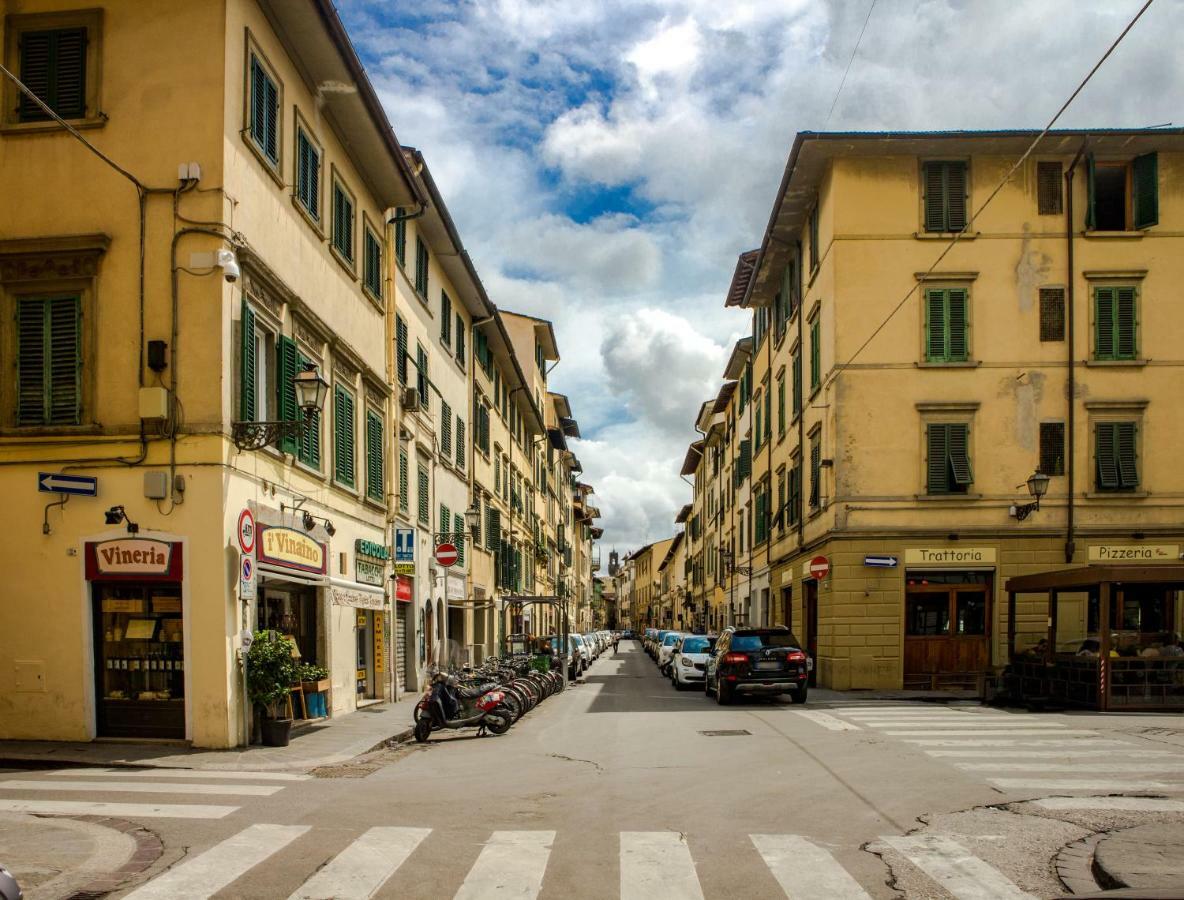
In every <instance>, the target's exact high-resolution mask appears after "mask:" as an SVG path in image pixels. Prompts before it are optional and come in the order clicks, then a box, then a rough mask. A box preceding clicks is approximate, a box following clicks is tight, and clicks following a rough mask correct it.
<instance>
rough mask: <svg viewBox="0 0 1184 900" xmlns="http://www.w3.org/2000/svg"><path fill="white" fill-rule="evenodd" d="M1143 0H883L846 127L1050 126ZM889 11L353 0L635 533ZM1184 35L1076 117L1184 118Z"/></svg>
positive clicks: (392, 110) (853, 0)
mask: <svg viewBox="0 0 1184 900" xmlns="http://www.w3.org/2000/svg"><path fill="white" fill-rule="evenodd" d="M1141 2H1142V0H1039V2H1028V3H1017V2H1015V0H973V2H971V0H879V2H878V3H877V4H876V6H875V8H874V9H873V10H872V15H871V18H870V20H869V22H868V27H867V31H866V34H865V36H864V38H863V41H862V43H861V44H860V45H859V51H858V53H857V55H856V57H855V61H854V63H853V65H852V66H851V71H850V75H849V76H848V79H847V82H846V84H845V86H844V88H843V91H842V94H841V95H840V97H839V101H838V104H837V105H836V108H835V111H834V114H833V115H832V117H831V119H830V121H829V125H828V127H829V128H830V129H831V130H846V129H869V130H871V129H940V128H1025V127H1040V126H1042V125H1043V124H1044V123H1045V121H1047V119H1048V118H1049V116H1051V114H1052V113H1053V111H1055V109H1056V108H1057V107H1058V106H1059V105H1060V104H1061V102H1063V100H1064V99H1065V98H1066V97H1067V96H1068V95H1069V93H1070V92H1071V91H1072V89H1073V87H1074V86H1075V85H1076V83H1077V82H1078V81H1079V80H1080V79H1081V78H1082V77H1083V76H1084V75H1085V73H1086V72H1087V71H1088V69H1089V68H1090V66H1092V64H1093V63H1094V62H1095V61H1096V59H1097V58H1098V57H1099V56H1100V55H1101V53H1102V52H1103V51H1104V50H1105V48H1106V46H1107V45H1108V44H1109V43H1110V41H1111V40H1113V39H1114V37H1115V36H1117V34H1118V33H1119V31H1120V30H1121V29H1122V27H1123V26H1124V25H1125V24H1126V22H1127V21H1128V20H1129V19H1130V17H1131V16H1132V15H1133V14H1134V12H1135V11H1136V10H1137V9H1138V7H1139V6H1140V5H1141ZM869 3H870V0H832V2H827V0H768V2H766V0H730V2H726V3H720V2H718V0H667V2H656V0H605V2H589V0H532V2H527V0H470V2H464V3H446V2H440V0H425V2H419V3H415V4H410V3H400V2H392V0H339V9H340V11H341V14H342V18H343V19H344V21H345V23H346V26H347V28H348V29H349V32H350V35H351V37H352V38H353V40H354V42H355V45H356V46H357V48H358V51H359V53H360V54H361V56H362V59H363V61H364V63H365V64H366V67H367V70H368V72H369V73H370V76H371V80H372V81H373V82H374V84H375V87H376V88H377V90H378V92H379V95H380V96H381V97H382V99H383V102H384V104H385V105H386V109H387V112H388V115H389V116H390V119H391V121H392V123H393V124H394V127H395V130H396V132H397V134H398V136H399V139H400V140H401V141H402V142H403V143H405V144H411V145H414V146H416V147H418V148H419V149H420V150H422V151H423V153H424V155H425V157H426V158H427V160H428V164H429V165H430V166H431V167H432V173H433V176H434V177H435V179H436V181H437V183H438V184H439V185H440V187H441V190H442V191H443V193H444V195H445V197H446V198H447V201H448V206H449V210H450V212H451V213H452V215H453V218H454V219H455V220H456V222H457V224H458V227H459V228H460V231H461V235H462V237H463V239H464V241H465V244H466V246H467V247H468V248H469V251H470V253H471V254H472V256H473V258H474V261H475V263H476V265H477V268H478V271H479V272H480V274H481V277H482V280H483V281H484V283H485V286H486V289H487V290H488V291H489V294H490V296H491V297H492V298H493V300H494V302H495V303H497V304H498V305H499V306H501V307H503V308H506V309H513V310H518V311H522V312H527V313H530V314H532V315H539V316H543V317H546V318H549V319H551V320H552V321H554V323H555V328H556V332H557V335H558V339H559V348H560V353H561V354H562V356H563V360H562V362H561V364H560V365H559V367H558V368H557V369H556V370H555V372H554V374H553V376H552V382H553V387H554V388H555V389H557V390H560V391H563V392H564V393H567V394H568V395H569V396H570V398H571V402H572V406H573V409H574V412H575V414H576V416H577V418H578V419H579V421H580V425H581V429H582V431H583V434H584V436H585V439H584V440H583V441H581V442H580V445H579V449H578V453H579V456H580V459H581V461H582V463H583V465H584V469H585V474H586V476H587V478H588V480H590V481H591V482H592V483H593V484H594V485H595V487H596V491H597V502H598V505H599V506H600V508H601V510H602V511H603V512H604V516H605V518H604V520H603V523H602V524H604V526H605V528H606V534H605V542H606V543H607V544H609V545H610V546H611V545H614V544H615V545H616V546H617V547H619V548H621V549H626V548H629V547H635V546H637V545H639V544H640V543H642V542H644V541H648V540H655V539H658V538H661V537H665V536H669V534H670V533H671V532H672V531H673V529H674V524H673V518H674V515H675V513H676V512H677V510H678V508H679V507H680V506H681V505H682V504H683V503H684V502H686V501H687V499H688V498H689V488H688V487H687V486H686V484H685V483H684V482H682V481H681V480H680V479H679V477H678V474H677V473H678V469H679V467H680V465H681V461H682V457H683V454H684V453H685V450H686V445H687V443H689V441H690V440H692V439H693V438H694V436H695V434H694V431H693V430H692V420H693V418H694V415H695V412H696V410H697V408H698V405H699V403H701V402H702V401H703V400H706V399H707V398H708V397H710V396H713V395H714V393H715V392H716V391H717V390H718V386H719V384H720V380H721V374H722V369H723V365H724V361H725V359H726V356H727V353H728V350H729V349H730V347H731V344H732V343H733V342H734V341H735V339H736V338H737V337H739V336H740V334H741V333H742V332H743V331H745V330H747V327H748V323H747V321H746V318H745V316H744V315H743V314H741V313H739V312H738V311H735V310H732V311H725V310H724V308H723V298H724V294H725V292H726V290H727V286H728V282H729V279H730V277H731V273H732V268H733V266H734V264H735V259H736V255H737V254H738V253H740V252H742V251H743V250H746V249H749V248H751V247H754V246H756V245H757V244H758V243H759V240H760V235H761V234H762V232H763V229H764V225H765V221H766V220H767V218H768V214H769V209H770V206H771V204H772V201H773V197H774V193H775V191H776V188H777V183H778V180H779V178H780V175H781V171H782V168H783V166H784V164H785V157H786V154H787V153H788V150H789V146H790V144H791V142H792V140H793V136H794V134H795V133H796V132H798V131H801V130H817V129H821V128H823V127H824V124H826V120H827V112H828V110H829V109H830V106H831V102H832V100H833V99H834V97H835V92H836V89H837V88H838V85H839V82H840V80H841V78H842V75H843V70H844V68H845V67H846V66H847V63H848V60H849V59H850V58H851V53H852V49H853V48H854V46H855V42H856V37H857V35H858V34H859V31H860V27H861V26H862V25H863V22H864V18H865V17H866V16H867V13H868V9H869ZM1181 33H1184V3H1182V2H1180V0H1157V2H1156V3H1155V4H1154V5H1153V6H1152V8H1151V10H1150V11H1149V12H1148V13H1147V15H1146V16H1145V17H1144V19H1143V20H1142V21H1141V22H1140V23H1139V25H1138V26H1136V28H1135V29H1134V30H1133V31H1132V32H1131V34H1130V35H1129V37H1128V38H1127V39H1126V41H1125V42H1124V43H1123V45H1122V46H1121V47H1120V48H1119V49H1118V51H1117V52H1116V53H1115V54H1114V56H1113V57H1112V58H1111V59H1110V60H1109V61H1108V62H1107V63H1106V65H1105V66H1104V67H1103V69H1102V70H1101V71H1100V72H1099V73H1098V75H1097V76H1096V77H1095V80H1094V82H1093V83H1091V85H1090V86H1089V87H1088V88H1087V89H1086V91H1085V92H1083V94H1082V95H1081V97H1080V98H1079V99H1078V100H1077V102H1076V103H1075V104H1074V106H1073V107H1072V108H1071V109H1070V110H1069V112H1068V114H1067V115H1066V117H1065V119H1064V120H1063V122H1062V123H1061V124H1063V125H1065V126H1145V125H1155V124H1162V123H1165V122H1169V121H1172V119H1173V117H1175V118H1177V119H1179V118H1180V117H1181V116H1184V113H1182V112H1181V110H1182V109H1184V103H1182V101H1184V94H1182V86H1184V54H1180V53H1179V50H1178V46H1177V43H1178V41H1177V38H1178V35H1180V34H1181ZM1177 124H1180V123H1179V121H1177Z"/></svg>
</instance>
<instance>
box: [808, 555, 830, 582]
mask: <svg viewBox="0 0 1184 900" xmlns="http://www.w3.org/2000/svg"><path fill="white" fill-rule="evenodd" d="M810 574H811V575H813V576H814V577H815V578H816V579H818V580H819V581H822V579H823V578H825V577H826V576H827V575H828V574H830V560H829V559H827V558H826V557H825V556H815V557H814V558H813V559H812V560H810Z"/></svg>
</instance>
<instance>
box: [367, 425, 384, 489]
mask: <svg viewBox="0 0 1184 900" xmlns="http://www.w3.org/2000/svg"><path fill="white" fill-rule="evenodd" d="M384 431H385V429H384V428H383V425H382V416H381V415H379V414H378V413H377V412H375V411H374V410H372V409H368V410H366V496H367V497H369V498H370V499H371V500H374V501H376V502H378V503H381V502H382V500H383V481H384V479H385V478H386V471H385V469H386V466H385V462H384V461H385V459H386V447H385V446H384V436H383V435H384Z"/></svg>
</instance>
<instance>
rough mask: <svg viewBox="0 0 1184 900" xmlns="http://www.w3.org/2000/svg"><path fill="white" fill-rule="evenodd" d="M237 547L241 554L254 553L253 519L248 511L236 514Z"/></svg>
mask: <svg viewBox="0 0 1184 900" xmlns="http://www.w3.org/2000/svg"><path fill="white" fill-rule="evenodd" d="M238 546H239V549H240V550H242V551H243V553H254V552H255V517H254V516H253V515H252V514H251V511H250V510H249V509H244V510H243V511H242V512H241V513H239V514H238Z"/></svg>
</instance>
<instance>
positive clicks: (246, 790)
mask: <svg viewBox="0 0 1184 900" xmlns="http://www.w3.org/2000/svg"><path fill="white" fill-rule="evenodd" d="M283 789H284V788H283V786H282V785H280V786H278V787H277V786H276V785H271V784H184V783H181V784H161V783H159V782H154V781H149V782H143V781H139V782H137V781H24V780H20V779H16V778H13V779H10V780H8V781H0V790H9V791H12V790H16V791H100V792H106V793H111V794H225V795H228V796H242V797H270V796H271V795H272V794H274V793H275V792H276V791H282V790H283Z"/></svg>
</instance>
